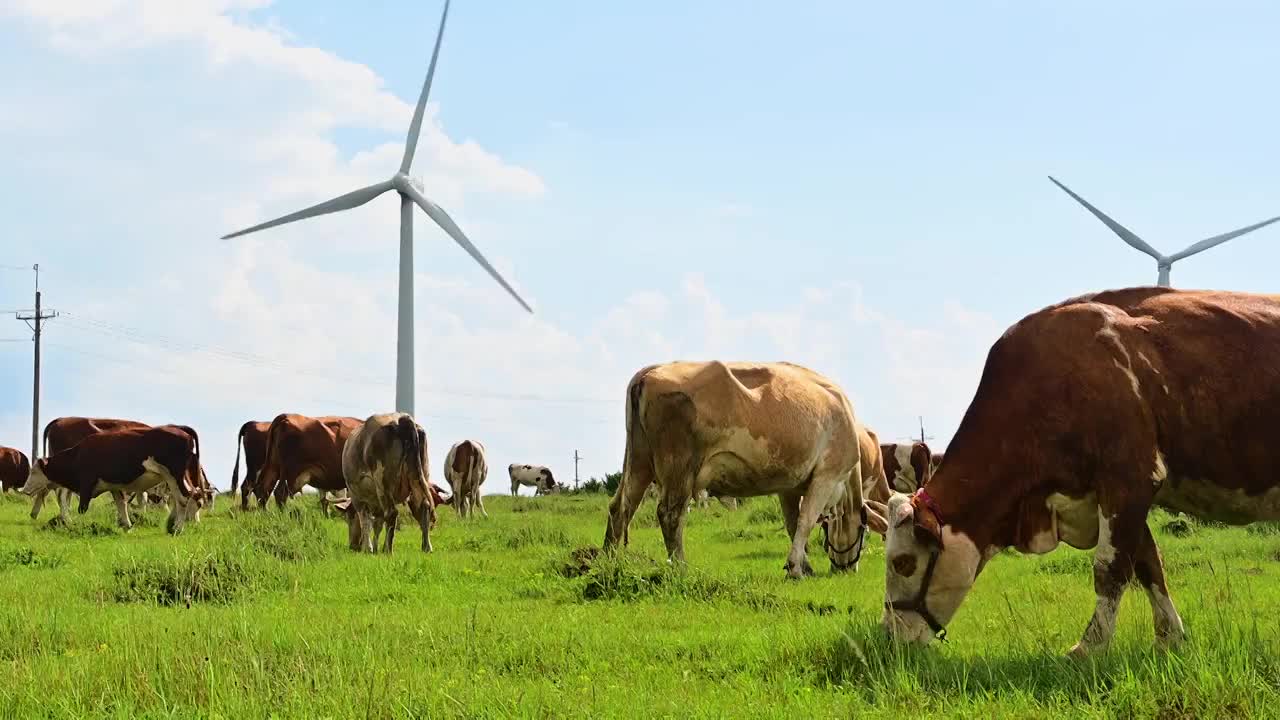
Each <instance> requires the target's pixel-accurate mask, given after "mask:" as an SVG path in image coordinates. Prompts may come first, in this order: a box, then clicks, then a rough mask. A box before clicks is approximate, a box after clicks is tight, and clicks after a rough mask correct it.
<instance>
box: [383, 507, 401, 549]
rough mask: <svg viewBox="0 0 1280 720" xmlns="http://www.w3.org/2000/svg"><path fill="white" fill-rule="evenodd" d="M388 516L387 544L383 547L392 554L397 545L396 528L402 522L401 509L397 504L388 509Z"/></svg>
mask: <svg viewBox="0 0 1280 720" xmlns="http://www.w3.org/2000/svg"><path fill="white" fill-rule="evenodd" d="M386 518H387V544H386V546H385V547H383V549H382V551H383V552H385V553H386V554H388V555H390V554H391V548H392V547H393V546H394V545H395V542H396V528H397V527H398V526H399V524H400V510H399V509H397V508H396V506H394V505H392V506H391V509H390V510H388V511H387V514H386Z"/></svg>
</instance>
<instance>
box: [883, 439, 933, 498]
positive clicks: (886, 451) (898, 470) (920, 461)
mask: <svg viewBox="0 0 1280 720" xmlns="http://www.w3.org/2000/svg"><path fill="white" fill-rule="evenodd" d="M880 454H881V456H882V457H883V458H884V474H885V476H886V477H888V478H889V485H890V487H892V488H893V489H894V490H897V491H898V492H904V493H910V492H915V490H916V488H918V487H920V486H921V485H924V484H925V483H927V482H929V476H931V475H932V474H933V452H932V451H930V450H929V446H928V445H926V444H924V443H922V442H911V443H883V444H881V445H880Z"/></svg>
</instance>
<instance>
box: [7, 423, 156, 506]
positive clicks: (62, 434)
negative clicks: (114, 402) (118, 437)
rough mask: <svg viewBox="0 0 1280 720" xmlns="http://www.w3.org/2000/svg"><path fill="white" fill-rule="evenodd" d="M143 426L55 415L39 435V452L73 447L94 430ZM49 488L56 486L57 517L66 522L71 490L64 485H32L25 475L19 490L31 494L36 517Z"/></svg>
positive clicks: (96, 431)
mask: <svg viewBox="0 0 1280 720" xmlns="http://www.w3.org/2000/svg"><path fill="white" fill-rule="evenodd" d="M146 427H151V426H150V425H147V424H146V423H140V422H137V421H135V420H120V419H117V418H86V417H59V418H54V419H52V420H50V421H49V424H48V425H45V426H44V433H43V435H42V439H43V442H44V449H43V450H42V454H43V455H44V456H45V457H49V455H50V453H51V452H52V453H57V452H61V451H63V450H66V449H67V448H70V447H74V446H75V445H77V444H78V443H79V442H80V441H81V440H84V439H85V438H87V437H89V436H90V435H93V434H94V433H99V432H104V431H107V430H123V429H126V428H146ZM50 490H55V491H56V492H55V495H56V497H57V498H58V519H59V520H60V521H61V522H66V521H67V520H69V519H70V513H71V491H70V490H67V489H66V488H61V487H51V486H50V485H49V484H48V483H43V484H41V483H40V481H37V483H36V484H34V485H33V484H32V483H31V479H30V478H28V480H27V483H26V484H25V485H24V486H23V488H22V492H24V493H26V494H28V495H31V496H32V501H31V519H32V520H35V519H36V518H38V517H40V509H41V508H42V507H44V499H45V496H47V495H48V494H49V491H50Z"/></svg>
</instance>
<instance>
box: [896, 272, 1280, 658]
mask: <svg viewBox="0 0 1280 720" xmlns="http://www.w3.org/2000/svg"><path fill="white" fill-rule="evenodd" d="M1278 356H1280V296H1274V295H1253V294H1246V293H1231V292H1210V291H1187V290H1170V289H1168V288H1138V289H1129V290H1116V291H1110V292H1102V293H1097V294H1093V295H1086V296H1083V297H1078V298H1074V299H1072V300H1067V301H1065V302H1063V303H1060V304H1058V305H1053V306H1050V307H1048V308H1045V309H1043V310H1040V311H1038V312H1035V313H1033V314H1031V315H1028V316H1027V317H1025V318H1023V319H1022V320H1020V321H1019V322H1017V323H1016V324H1014V325H1013V326H1012V327H1010V328H1009V329H1008V330H1007V331H1006V332H1005V333H1004V335H1003V336H1001V337H1000V339H999V340H997V341H996V343H995V344H994V345H993V346H992V347H991V351H990V353H989V354H988V355H987V362H986V366H985V368H984V369H983V371H982V379H981V381H980V382H979V384H978V389H977V392H976V393H975V394H974V398H973V401H972V402H971V403H970V405H969V409H968V410H967V411H966V412H965V415H964V418H963V420H962V421H961V423H960V426H959V428H958V429H957V431H956V433H955V436H954V437H953V438H952V440H951V443H950V444H949V445H948V447H947V455H946V458H945V460H944V461H943V463H942V465H940V466H939V468H938V473H937V474H936V475H934V476H933V478H932V480H930V481H929V483H928V484H927V485H925V487H924V488H923V489H922V490H920V491H919V492H917V493H916V494H915V495H912V496H910V497H908V496H906V495H901V494H895V495H894V496H893V497H892V498H891V499H890V501H889V504H888V508H887V513H888V519H889V522H890V524H891V526H892V527H891V530H890V532H889V534H888V536H887V538H886V547H885V553H886V560H887V562H886V592H885V599H886V601H887V602H886V609H885V614H884V618H883V622H884V624H885V626H886V627H887V628H888V630H889V631H890V632H891V633H892V635H893V636H894V637H895V638H897V639H899V640H905V641H917V642H928V641H929V639H930V638H932V637H934V636H935V635H942V634H944V633H945V630H944V628H945V626H946V624H947V623H948V622H949V621H950V620H951V619H952V618H953V617H954V616H955V614H956V611H957V610H958V609H959V608H960V605H961V603H962V601H963V600H964V598H965V596H966V595H967V594H968V593H969V590H970V588H971V587H972V586H973V584H974V581H975V580H976V578H977V576H978V574H979V573H980V572H981V571H982V569H983V568H984V567H985V565H986V563H987V562H988V561H989V560H990V559H991V558H992V557H994V556H995V555H996V554H997V553H998V552H999V551H1000V550H1001V549H1002V548H1009V547H1012V548H1016V549H1018V550H1020V551H1022V552H1027V553H1046V552H1049V551H1051V550H1053V549H1054V548H1055V547H1057V545H1058V543H1060V542H1065V543H1066V544H1068V545H1070V546H1072V547H1076V548H1082V549H1085V548H1094V547H1096V548H1097V551H1096V553H1095V555H1094V562H1093V584H1094V590H1095V592H1096V594H1097V604H1096V606H1095V608H1094V611H1093V617H1092V619H1091V620H1090V621H1089V624H1088V626H1087V627H1086V628H1085V631H1084V634H1083V636H1082V638H1081V639H1080V642H1079V643H1077V644H1076V646H1075V647H1074V648H1073V651H1072V653H1073V654H1075V655H1083V654H1087V653H1090V652H1093V651H1096V650H1101V649H1103V648H1105V647H1106V646H1107V645H1108V643H1109V642H1110V640H1111V638H1112V635H1113V634H1114V632H1115V627H1116V613H1117V610H1118V609H1119V607H1120V598H1121V595H1122V594H1123V593H1124V589H1125V586H1126V585H1128V584H1129V582H1130V581H1131V580H1134V579H1136V580H1137V582H1138V584H1140V585H1141V586H1142V587H1143V589H1144V590H1145V591H1146V593H1147V597H1148V599H1149V600H1150V602H1151V609H1152V613H1153V616H1154V620H1155V637H1156V641H1157V643H1158V644H1160V645H1171V644H1175V643H1177V642H1178V641H1179V640H1181V639H1182V637H1183V625H1182V619H1181V618H1180V617H1179V615H1178V612H1177V610H1176V609H1175V608H1174V605H1173V601H1172V599H1170V597H1169V589H1168V587H1167V586H1166V584H1165V577H1164V566H1163V563H1162V562H1161V559H1160V551H1159V550H1158V549H1157V547H1156V543H1155V539H1154V538H1153V537H1152V535H1151V531H1150V529H1149V528H1148V526H1147V522H1146V518H1147V513H1148V511H1149V510H1150V509H1151V507H1152V506H1153V505H1159V506H1162V507H1165V508H1168V509H1170V510H1175V511H1181V512H1185V513H1188V514H1190V515H1194V516H1197V517H1200V518H1203V519H1207V520H1216V521H1221V522H1225V523H1229V524H1235V525H1245V524H1248V523H1252V522H1256V521H1261V520H1280V474H1277V473H1276V468H1277V467H1280V444H1278V443H1276V441H1275V430H1276V428H1277V427H1280V365H1277V364H1276V363H1274V362H1270V361H1268V358H1275V357H1278ZM1188 551H1190V549H1188Z"/></svg>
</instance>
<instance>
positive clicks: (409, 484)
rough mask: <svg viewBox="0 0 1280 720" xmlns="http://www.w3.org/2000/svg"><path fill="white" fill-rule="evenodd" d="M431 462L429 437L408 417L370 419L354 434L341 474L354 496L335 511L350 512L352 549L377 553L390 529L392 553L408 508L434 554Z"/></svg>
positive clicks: (386, 549)
mask: <svg viewBox="0 0 1280 720" xmlns="http://www.w3.org/2000/svg"><path fill="white" fill-rule="evenodd" d="M426 459H427V434H426V432H425V431H423V429H422V427H421V426H420V425H418V423H416V422H414V420H413V417H412V416H410V415H409V414H407V413H386V414H381V415H371V416H369V418H368V419H367V420H365V421H364V423H362V424H361V425H359V426H357V427H356V428H355V429H354V430H353V431H352V432H351V435H350V437H349V438H347V441H346V443H345V445H344V446H343V448H342V472H343V475H345V476H346V477H347V480H348V490H349V494H348V496H347V497H346V498H344V499H342V500H339V501H338V502H336V503H334V507H335V508H337V509H339V510H341V511H343V512H345V513H346V514H347V528H348V539H349V543H350V546H351V549H352V550H357V551H361V550H367V551H369V552H371V553H372V552H377V547H378V538H379V536H380V535H381V534H382V528H383V526H384V525H385V526H386V528H387V542H386V545H385V546H383V552H386V553H390V552H391V549H392V545H393V543H394V542H395V536H396V523H397V522H398V518H399V512H400V511H399V506H400V505H407V506H408V508H409V512H410V513H411V514H412V515H413V517H414V518H415V519H417V521H418V527H420V528H421V529H422V551H423V552H431V526H432V525H433V524H435V501H434V498H433V496H432V493H431V488H430V485H429V483H428V481H427V473H428V470H427V465H426ZM371 528H372V530H373V532H372V535H371V534H370V532H369V531H370V529H371Z"/></svg>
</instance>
